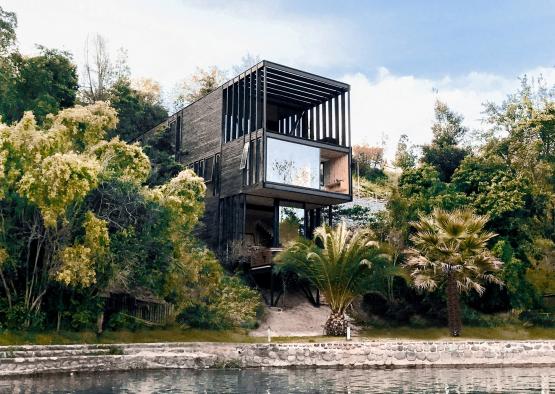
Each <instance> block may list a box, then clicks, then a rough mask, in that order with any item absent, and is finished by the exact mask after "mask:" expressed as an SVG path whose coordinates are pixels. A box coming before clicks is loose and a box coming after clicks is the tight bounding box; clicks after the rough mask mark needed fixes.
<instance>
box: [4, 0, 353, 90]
mask: <svg viewBox="0 0 555 394" xmlns="http://www.w3.org/2000/svg"><path fill="white" fill-rule="evenodd" d="M5 3H6V4H5V5H3V7H4V8H5V9H7V10H13V11H15V12H16V13H17V16H18V19H19V28H18V37H19V41H20V44H21V48H22V50H23V51H24V52H25V53H33V51H34V44H35V43H39V44H43V45H46V46H48V47H54V48H62V49H66V50H69V51H70V52H72V53H73V54H74V56H75V61H76V62H77V64H78V65H80V66H81V65H82V64H83V48H84V43H85V40H86V38H87V35H90V34H95V33H100V34H102V35H103V36H105V37H106V38H107V40H108V44H109V46H110V47H111V49H112V50H113V51H114V52H115V50H116V49H117V48H119V47H124V48H126V49H127V50H128V54H129V65H130V67H131V70H132V72H133V74H134V75H135V76H137V77H150V78H154V79H156V80H159V81H160V82H161V83H162V85H164V86H167V87H168V86H171V85H173V84H175V83H176V82H177V81H178V80H180V79H182V78H184V77H186V76H188V75H189V74H190V73H191V72H193V71H194V69H195V67H196V66H201V67H207V66H211V65H218V66H219V67H222V68H229V67H231V66H232V65H234V64H237V63H239V62H240V60H241V57H242V56H243V55H245V54H246V53H251V54H253V55H260V56H261V57H262V58H268V60H273V61H276V62H279V63H284V64H288V65H292V66H296V67H301V68H308V69H321V68H322V67H334V66H336V65H338V64H339V63H340V62H344V61H345V59H348V58H349V57H348V56H347V54H348V52H349V49H348V45H346V43H349V42H352V41H353V40H349V39H348V35H349V34H350V33H349V31H350V27H349V24H348V23H347V21H343V20H341V19H339V18H335V17H326V16H322V15H306V14H294V13H293V12H292V11H290V10H288V7H287V4H285V3H282V2H280V1H278V2H270V1H262V2H256V3H254V2H245V1H208V2H205V1H178V0H167V1H165V2H154V1H147V0H136V1H134V0H118V1H108V0H80V1H74V0H56V1H48V2H47V1H40V2H38V1H30V0H17V1H16V0H6V1H5Z"/></svg>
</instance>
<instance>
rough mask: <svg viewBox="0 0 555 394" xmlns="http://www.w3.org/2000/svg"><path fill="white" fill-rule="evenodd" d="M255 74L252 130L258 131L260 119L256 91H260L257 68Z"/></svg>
mask: <svg viewBox="0 0 555 394" xmlns="http://www.w3.org/2000/svg"><path fill="white" fill-rule="evenodd" d="M255 73H256V85H255V94H254V96H255V103H254V106H255V114H254V119H255V121H254V129H255V130H258V129H259V126H258V120H259V119H260V117H259V116H258V107H259V105H258V91H259V90H260V82H259V74H258V67H257V68H256V71H255Z"/></svg>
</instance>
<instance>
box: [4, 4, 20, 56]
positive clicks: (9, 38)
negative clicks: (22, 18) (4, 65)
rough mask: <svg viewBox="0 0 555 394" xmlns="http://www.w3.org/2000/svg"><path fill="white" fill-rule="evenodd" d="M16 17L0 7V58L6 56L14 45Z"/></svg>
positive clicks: (13, 13)
mask: <svg viewBox="0 0 555 394" xmlns="http://www.w3.org/2000/svg"><path fill="white" fill-rule="evenodd" d="M16 28H17V16H16V15H15V12H10V11H5V10H4V9H3V8H2V7H0V57H2V56H6V55H7V54H8V53H10V51H11V50H12V49H13V47H14V46H15V43H16V39H17V36H16V32H15V29H16Z"/></svg>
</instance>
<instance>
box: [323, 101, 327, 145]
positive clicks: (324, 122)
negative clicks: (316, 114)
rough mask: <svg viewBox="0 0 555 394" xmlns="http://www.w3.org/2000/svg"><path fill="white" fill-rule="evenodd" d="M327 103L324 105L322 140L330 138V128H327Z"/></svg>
mask: <svg viewBox="0 0 555 394" xmlns="http://www.w3.org/2000/svg"><path fill="white" fill-rule="evenodd" d="M326 103H327V102H326V101H324V102H323V103H322V138H327V137H328V128H327V127H326V126H327V123H328V117H327V116H326Z"/></svg>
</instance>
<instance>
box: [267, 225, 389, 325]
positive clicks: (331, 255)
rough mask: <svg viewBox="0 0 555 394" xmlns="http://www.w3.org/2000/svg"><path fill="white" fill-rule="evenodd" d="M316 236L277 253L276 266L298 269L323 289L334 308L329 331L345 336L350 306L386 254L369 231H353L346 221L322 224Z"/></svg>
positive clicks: (284, 269) (286, 270)
mask: <svg viewBox="0 0 555 394" xmlns="http://www.w3.org/2000/svg"><path fill="white" fill-rule="evenodd" d="M314 238H315V239H314V240H298V241H296V242H293V243H291V244H290V245H289V246H288V247H287V248H286V249H285V250H284V251H282V252H280V253H279V254H278V255H277V256H276V262H278V263H279V264H278V265H276V266H275V267H276V268H275V269H276V270H277V271H278V272H294V273H296V274H297V275H298V276H299V278H301V279H306V280H308V281H309V282H310V283H311V284H312V285H313V286H315V287H317V288H318V289H320V291H321V292H322V294H323V295H324V297H325V298H326V300H327V302H328V303H329V306H330V308H331V311H332V314H331V316H330V318H329V319H328V322H327V323H326V327H327V328H326V332H327V334H328V335H344V331H345V329H346V326H345V324H344V323H343V322H344V313H345V310H346V308H347V307H348V306H349V305H350V304H351V303H352V301H353V299H354V298H355V297H356V296H357V295H359V294H363V293H364V291H365V290H366V288H365V286H366V285H367V284H368V280H369V276H371V273H372V270H371V268H372V265H373V264H374V263H376V262H378V261H379V260H380V259H383V258H385V257H384V256H383V254H382V253H381V251H380V249H379V247H378V244H377V242H375V241H374V240H373V239H372V234H371V233H370V232H369V231H368V230H357V231H354V232H352V231H350V230H348V229H347V226H346V225H345V223H341V224H339V225H338V226H337V227H335V228H330V227H328V226H322V227H318V228H317V229H316V230H315V231H314ZM319 245H321V246H319Z"/></svg>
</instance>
